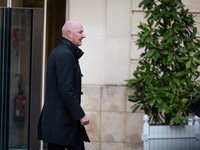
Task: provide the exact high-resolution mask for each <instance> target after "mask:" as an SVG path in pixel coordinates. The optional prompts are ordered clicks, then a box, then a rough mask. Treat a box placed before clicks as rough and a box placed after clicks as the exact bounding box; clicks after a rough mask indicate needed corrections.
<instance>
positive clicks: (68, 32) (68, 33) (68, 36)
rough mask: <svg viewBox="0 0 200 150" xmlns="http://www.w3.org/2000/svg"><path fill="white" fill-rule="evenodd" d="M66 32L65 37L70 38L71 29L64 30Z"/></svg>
mask: <svg viewBox="0 0 200 150" xmlns="http://www.w3.org/2000/svg"><path fill="white" fill-rule="evenodd" d="M66 34H67V38H69V39H70V38H71V31H70V30H67V32H66Z"/></svg>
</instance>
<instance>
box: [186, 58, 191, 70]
mask: <svg viewBox="0 0 200 150" xmlns="http://www.w3.org/2000/svg"><path fill="white" fill-rule="evenodd" d="M190 67H191V60H189V61H188V62H187V63H186V69H189V68H190Z"/></svg>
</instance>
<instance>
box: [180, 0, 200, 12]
mask: <svg viewBox="0 0 200 150" xmlns="http://www.w3.org/2000/svg"><path fill="white" fill-rule="evenodd" d="M182 2H183V4H184V5H185V8H186V9H189V12H200V8H199V6H200V1H199V0H182Z"/></svg>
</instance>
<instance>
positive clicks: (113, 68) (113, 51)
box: [105, 37, 130, 85]
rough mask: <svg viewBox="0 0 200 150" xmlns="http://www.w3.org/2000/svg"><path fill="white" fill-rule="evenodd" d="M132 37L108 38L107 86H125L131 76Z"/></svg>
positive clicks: (106, 53) (106, 58)
mask: <svg viewBox="0 0 200 150" xmlns="http://www.w3.org/2000/svg"><path fill="white" fill-rule="evenodd" d="M129 51H130V37H107V38H106V52H105V84H106V85H124V84H125V81H124V80H126V79H127V78H128V76H129V63H130V60H129V59H128V58H130V52H129Z"/></svg>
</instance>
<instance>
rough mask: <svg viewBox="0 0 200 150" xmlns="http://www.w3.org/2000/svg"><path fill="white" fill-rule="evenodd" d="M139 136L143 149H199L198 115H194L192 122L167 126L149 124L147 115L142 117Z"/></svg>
mask: <svg viewBox="0 0 200 150" xmlns="http://www.w3.org/2000/svg"><path fill="white" fill-rule="evenodd" d="M143 120H144V125H143V133H142V134H141V138H142V140H143V144H144V150H200V132H199V131H200V130H199V122H198V120H199V117H197V116H195V117H194V124H191V125H185V127H184V128H183V127H182V126H181V125H174V126H167V125H157V126H156V125H149V123H148V120H149V117H148V115H146V114H145V115H144V117H143Z"/></svg>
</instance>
